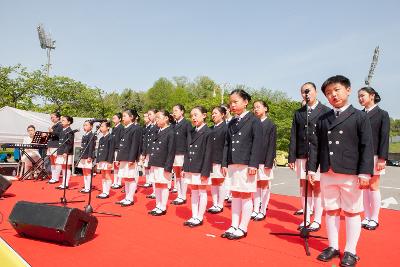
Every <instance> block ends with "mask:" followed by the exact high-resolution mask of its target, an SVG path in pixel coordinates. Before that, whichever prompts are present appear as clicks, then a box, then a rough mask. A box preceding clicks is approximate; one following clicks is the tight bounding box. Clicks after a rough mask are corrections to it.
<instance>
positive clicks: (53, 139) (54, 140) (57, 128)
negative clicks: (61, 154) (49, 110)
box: [47, 122, 63, 148]
mask: <svg viewBox="0 0 400 267" xmlns="http://www.w3.org/2000/svg"><path fill="white" fill-rule="evenodd" d="M51 129H52V130H53V131H52V133H51V135H50V137H49V141H48V143H47V147H51V148H57V147H58V146H59V144H58V140H59V139H60V135H61V132H62V130H63V127H62V125H61V122H57V123H56V124H54V125H53V126H52V127H51Z"/></svg>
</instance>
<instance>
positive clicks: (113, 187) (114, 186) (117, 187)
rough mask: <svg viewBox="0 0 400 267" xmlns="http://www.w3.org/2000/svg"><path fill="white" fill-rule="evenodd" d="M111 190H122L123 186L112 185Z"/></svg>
mask: <svg viewBox="0 0 400 267" xmlns="http://www.w3.org/2000/svg"><path fill="white" fill-rule="evenodd" d="M111 188H112V189H120V188H122V185H112V186H111Z"/></svg>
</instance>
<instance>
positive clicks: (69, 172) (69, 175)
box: [62, 169, 71, 186]
mask: <svg viewBox="0 0 400 267" xmlns="http://www.w3.org/2000/svg"><path fill="white" fill-rule="evenodd" d="M66 171H67V180H66V181H65V186H68V184H69V179H70V178H71V170H70V169H67V170H66ZM62 172H63V181H62V185H63V186H64V180H65V170H62Z"/></svg>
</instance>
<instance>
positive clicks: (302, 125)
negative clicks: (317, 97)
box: [288, 102, 331, 163]
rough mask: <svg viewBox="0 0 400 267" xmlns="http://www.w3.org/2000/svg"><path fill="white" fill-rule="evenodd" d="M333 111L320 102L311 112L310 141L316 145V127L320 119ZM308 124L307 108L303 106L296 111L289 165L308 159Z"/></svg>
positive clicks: (291, 135) (291, 136)
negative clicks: (297, 160)
mask: <svg viewBox="0 0 400 267" xmlns="http://www.w3.org/2000/svg"><path fill="white" fill-rule="evenodd" d="M330 110H331V109H330V108H328V107H327V106H325V105H323V104H321V102H318V105H317V106H316V107H315V108H314V109H313V110H312V111H311V113H310V115H309V117H308V120H309V121H308V125H309V131H308V140H309V142H312V143H315V142H316V137H315V127H316V124H317V121H318V119H319V118H320V117H321V116H322V115H324V114H325V113H327V112H329V111H330ZM306 122H307V107H306V106H303V107H301V108H300V109H298V110H296V112H295V113H294V115H293V121H292V128H291V131H290V144H289V157H288V161H289V163H293V162H295V161H296V159H305V158H307V146H306V128H307V127H306Z"/></svg>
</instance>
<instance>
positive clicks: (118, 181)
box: [117, 175, 136, 190]
mask: <svg viewBox="0 0 400 267" xmlns="http://www.w3.org/2000/svg"><path fill="white" fill-rule="evenodd" d="M135 184H136V182H135ZM117 185H122V177H120V176H119V175H117ZM135 190H136V189H135Z"/></svg>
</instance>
